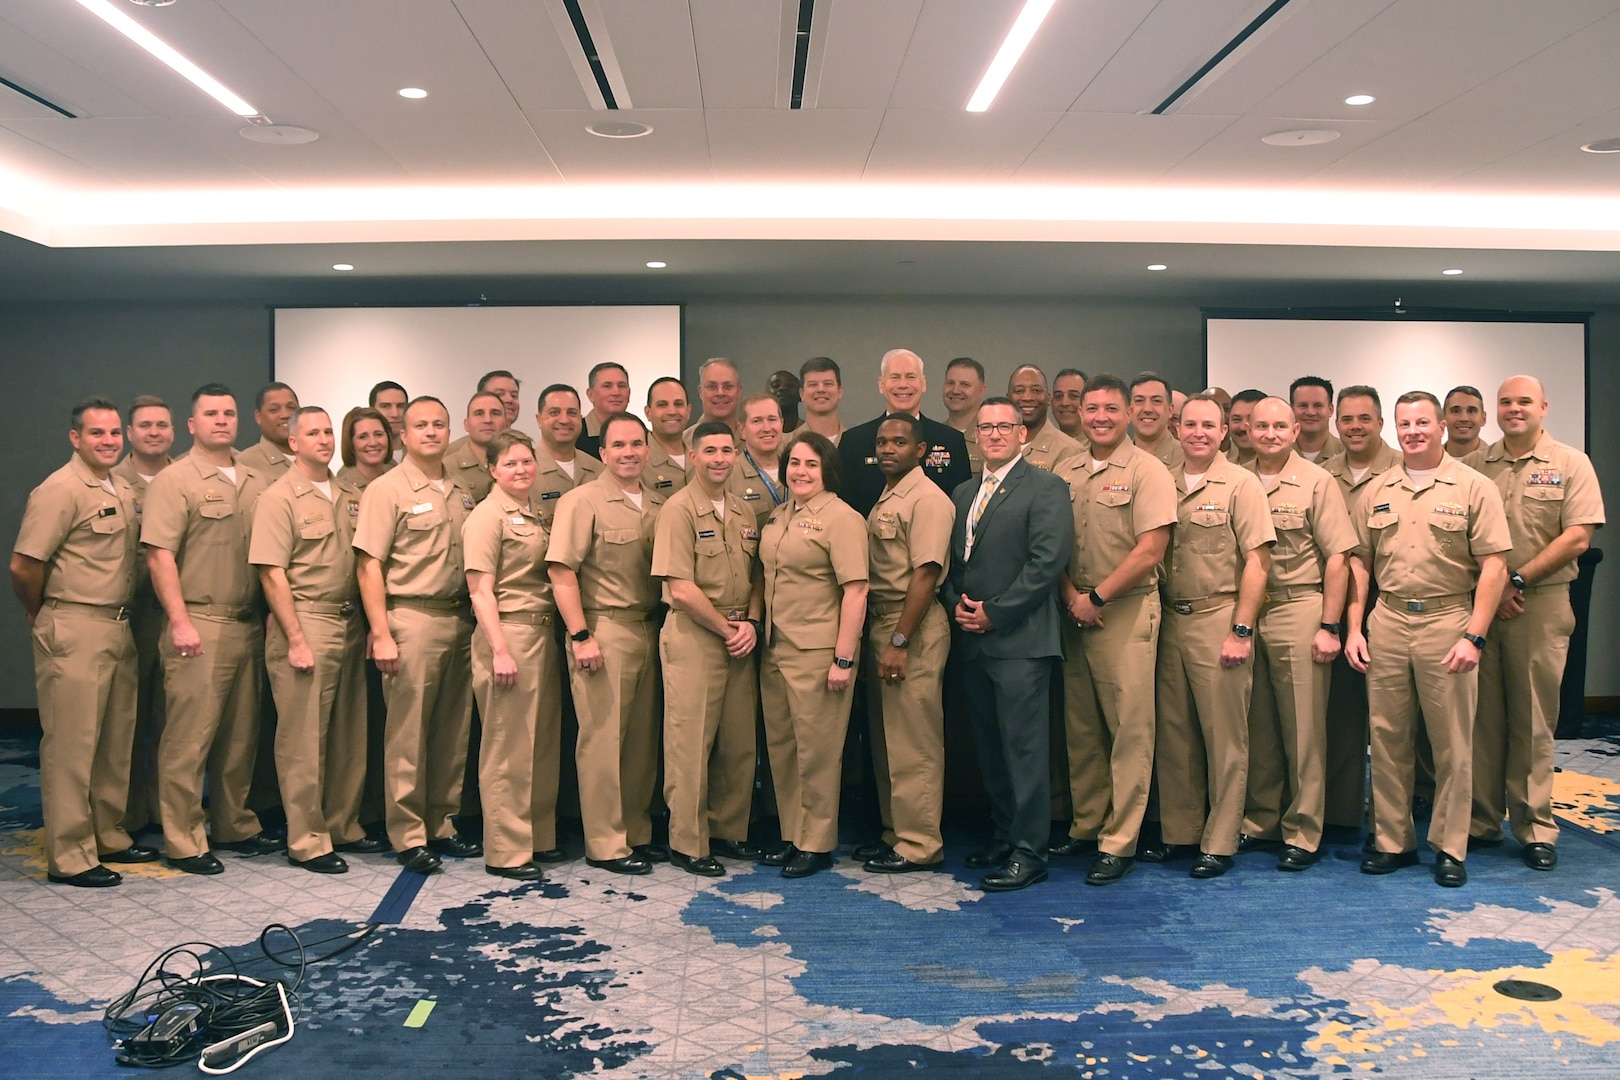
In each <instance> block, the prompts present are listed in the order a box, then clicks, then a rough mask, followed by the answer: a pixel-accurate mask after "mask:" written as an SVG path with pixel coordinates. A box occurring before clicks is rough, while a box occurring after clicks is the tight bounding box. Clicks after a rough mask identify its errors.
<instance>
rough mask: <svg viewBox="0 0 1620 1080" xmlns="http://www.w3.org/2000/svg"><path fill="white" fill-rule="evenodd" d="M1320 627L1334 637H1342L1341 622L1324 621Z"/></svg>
mask: <svg viewBox="0 0 1620 1080" xmlns="http://www.w3.org/2000/svg"><path fill="white" fill-rule="evenodd" d="M1322 629H1324V630H1326V631H1327V632H1328V633H1330V634H1332V635H1333V636H1334V637H1342V636H1343V635H1344V624H1343V623H1336V622H1325V623H1323V624H1322Z"/></svg>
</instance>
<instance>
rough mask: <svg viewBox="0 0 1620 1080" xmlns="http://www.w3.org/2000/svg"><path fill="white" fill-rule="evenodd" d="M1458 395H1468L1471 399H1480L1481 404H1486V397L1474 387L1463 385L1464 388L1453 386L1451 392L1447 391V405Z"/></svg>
mask: <svg viewBox="0 0 1620 1080" xmlns="http://www.w3.org/2000/svg"><path fill="white" fill-rule="evenodd" d="M1457 394H1467V395H1468V396H1469V397H1471V398H1478V399H1479V403H1480V404H1481V405H1483V404H1485V395H1484V394H1482V393H1480V392H1479V391H1478V390H1476V389H1475V388H1474V387H1472V386H1468V385H1466V384H1465V385H1462V386H1453V387H1452V388H1451V389H1450V390H1447V391H1446V403H1447V404H1450V403H1451V399H1452V398H1453V397H1455V396H1456V395H1457Z"/></svg>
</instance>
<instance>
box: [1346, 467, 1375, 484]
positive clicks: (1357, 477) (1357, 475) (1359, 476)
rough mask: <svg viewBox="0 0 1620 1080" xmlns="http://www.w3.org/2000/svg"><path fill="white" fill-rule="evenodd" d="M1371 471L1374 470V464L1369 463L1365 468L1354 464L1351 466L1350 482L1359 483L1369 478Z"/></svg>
mask: <svg viewBox="0 0 1620 1080" xmlns="http://www.w3.org/2000/svg"><path fill="white" fill-rule="evenodd" d="M1370 472H1372V466H1371V465H1368V466H1366V467H1365V468H1361V469H1358V468H1356V467H1355V466H1354V465H1352V466H1350V482H1351V483H1353V484H1359V483H1361V482H1362V481H1363V480H1365V479H1367V474H1368V473H1370Z"/></svg>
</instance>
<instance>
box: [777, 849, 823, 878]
mask: <svg viewBox="0 0 1620 1080" xmlns="http://www.w3.org/2000/svg"><path fill="white" fill-rule="evenodd" d="M832 864H833V857H832V852H830V851H795V852H794V853H793V858H791V859H789V860H788V861H787V863H786V864H785V865H783V867H782V876H783V877H786V878H801V877H809V876H810V875H811V874H818V873H820V872H821V871H823V870H827V869H830V868H831V867H832Z"/></svg>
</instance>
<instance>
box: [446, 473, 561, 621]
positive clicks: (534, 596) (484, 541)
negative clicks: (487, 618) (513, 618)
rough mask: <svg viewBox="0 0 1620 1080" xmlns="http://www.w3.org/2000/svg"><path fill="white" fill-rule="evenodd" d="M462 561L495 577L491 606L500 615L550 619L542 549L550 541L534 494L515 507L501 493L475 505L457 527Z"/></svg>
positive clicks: (548, 585)
mask: <svg viewBox="0 0 1620 1080" xmlns="http://www.w3.org/2000/svg"><path fill="white" fill-rule="evenodd" d="M461 541H462V544H461V546H462V551H463V558H464V559H465V561H466V563H467V569H468V570H469V571H473V570H476V571H478V572H480V573H484V574H493V575H494V577H495V607H496V610H498V611H503V612H507V611H510V612H524V613H529V612H533V613H536V614H550V613H551V612H554V611H556V610H557V605H556V604H555V603H554V602H553V601H552V598H551V575H549V574H547V573H546V548H547V547H548V546H549V545H550V542H551V537H550V534H549V533H548V532H547V531H546V527H545V525H544V524H542V523H541V521H540V511H539V510H537V509H536V508H535V505H534V502H533V492H531V493H530V497H529V499H528V500H525V501H523V502H519V501H518V500H517V499H514V498H512V496H510V495H508V494H507V493H506V492H504V491H502V490H501V489H500V488H496V489H495V490H493V491H491V492H490V493H489V497H488V498H486V499H485V500H484V501H483V502H481V503H479V504H478V505H477V507H475V508H474V509H473V512H472V513H471V514H468V515H467V522H466V524H464V525H462V527H461Z"/></svg>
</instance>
